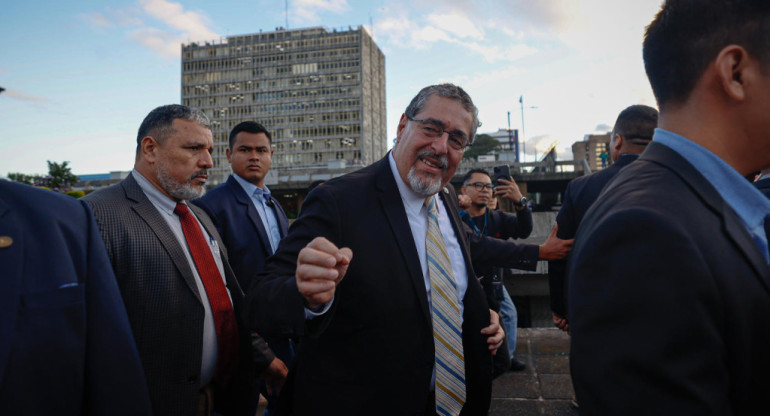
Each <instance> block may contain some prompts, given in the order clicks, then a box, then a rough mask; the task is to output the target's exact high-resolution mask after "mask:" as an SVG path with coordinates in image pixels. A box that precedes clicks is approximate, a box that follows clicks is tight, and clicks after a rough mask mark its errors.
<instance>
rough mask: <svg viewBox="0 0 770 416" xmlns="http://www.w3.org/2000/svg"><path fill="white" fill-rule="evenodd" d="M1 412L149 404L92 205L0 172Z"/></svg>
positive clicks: (100, 410)
mask: <svg viewBox="0 0 770 416" xmlns="http://www.w3.org/2000/svg"><path fill="white" fill-rule="evenodd" d="M0 264H2V265H3V272H2V278H1V279H0V414H2V415H71V416H78V415H125V416H130V415H142V416H147V415H151V414H152V410H151V408H150V395H149V393H148V392H147V382H146V381H145V380H144V373H143V372H142V363H141V362H140V361H139V354H138V353H137V351H136V345H135V344H134V337H133V335H132V334H131V327H130V326H129V323H128V317H127V316H126V308H125V307H124V306H123V302H122V301H121V299H120V292H119V291H118V285H117V283H116V282H115V275H114V274H113V272H112V267H111V266H110V260H109V258H107V253H106V252H105V250H104V244H102V239H101V237H100V235H99V229H98V228H97V226H96V222H95V221H94V217H93V214H91V210H90V209H88V206H86V205H85V204H84V203H83V202H81V201H78V200H75V199H73V198H71V197H69V196H67V195H62V194H59V193H56V192H53V191H47V190H42V189H36V188H33V187H31V186H27V185H22V184H17V183H12V182H7V181H0Z"/></svg>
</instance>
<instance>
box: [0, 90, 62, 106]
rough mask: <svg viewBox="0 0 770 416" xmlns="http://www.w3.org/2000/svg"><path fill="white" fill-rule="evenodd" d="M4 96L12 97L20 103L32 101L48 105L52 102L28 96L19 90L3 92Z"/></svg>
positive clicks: (43, 98)
mask: <svg viewBox="0 0 770 416" xmlns="http://www.w3.org/2000/svg"><path fill="white" fill-rule="evenodd" d="M2 96H7V97H11V98H14V99H17V100H20V101H30V102H34V103H47V102H50V101H51V100H50V99H48V98H45V97H38V96H35V95H31V94H27V93H24V92H22V91H18V90H5V91H3V93H2Z"/></svg>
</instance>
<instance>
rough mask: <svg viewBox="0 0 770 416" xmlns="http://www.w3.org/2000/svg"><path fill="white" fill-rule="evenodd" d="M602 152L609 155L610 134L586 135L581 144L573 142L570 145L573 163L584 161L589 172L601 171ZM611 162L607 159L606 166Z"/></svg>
mask: <svg viewBox="0 0 770 416" xmlns="http://www.w3.org/2000/svg"><path fill="white" fill-rule="evenodd" d="M602 152H607V155H609V153H610V133H604V134H586V135H585V137H584V138H583V141H582V142H575V143H574V144H573V145H572V158H573V160H574V161H576V162H577V161H580V160H585V161H586V162H588V167H589V168H591V172H595V171H597V170H601V169H602V159H601V157H600V155H601V154H602ZM610 164H612V161H611V160H610V159H609V157H608V158H607V166H609V165H610Z"/></svg>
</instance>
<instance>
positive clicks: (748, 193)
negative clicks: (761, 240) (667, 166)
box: [653, 128, 770, 234]
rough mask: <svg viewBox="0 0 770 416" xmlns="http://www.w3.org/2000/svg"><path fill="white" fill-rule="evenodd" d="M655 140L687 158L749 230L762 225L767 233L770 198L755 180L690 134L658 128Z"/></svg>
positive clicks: (760, 228) (759, 228)
mask: <svg viewBox="0 0 770 416" xmlns="http://www.w3.org/2000/svg"><path fill="white" fill-rule="evenodd" d="M653 140H654V141H656V142H658V143H660V144H663V145H665V146H667V147H670V148H671V149H672V150H674V151H675V152H677V153H679V154H680V155H681V156H682V157H684V158H685V159H687V161H688V162H690V163H691V164H692V165H693V167H695V169H696V170H697V171H698V172H699V173H700V174H701V175H703V176H704V177H705V178H706V180H708V181H709V182H710V183H711V184H712V185H713V186H714V188H716V190H717V192H718V193H719V195H720V196H721V197H722V199H724V200H725V201H726V202H727V204H728V205H730V207H731V208H732V209H733V210H734V211H735V212H736V214H738V217H739V218H740V219H741V220H742V221H743V222H744V225H745V226H746V227H747V228H748V229H749V230H752V231H753V230H755V229H758V230H761V231H760V232H762V233H763V234H764V228H763V224H764V218H765V216H766V215H768V213H770V199H768V198H767V197H765V196H764V195H763V194H762V193H761V192H760V191H759V190H758V189H757V188H756V187H755V186H754V185H752V184H751V182H749V181H747V180H746V178H744V177H743V176H742V175H741V174H740V173H738V171H736V170H735V169H733V167H732V166H730V165H728V164H727V163H726V162H725V161H724V160H722V159H720V158H719V157H718V156H717V155H715V154H714V153H712V152H711V151H709V150H708V149H706V148H705V147H703V146H701V145H699V144H697V143H695V142H693V141H692V140H689V139H687V138H686V137H683V136H680V135H678V134H676V133H672V132H670V131H667V130H663V129H660V128H658V129H655V135H654V136H653Z"/></svg>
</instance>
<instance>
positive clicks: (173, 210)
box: [84, 105, 275, 416]
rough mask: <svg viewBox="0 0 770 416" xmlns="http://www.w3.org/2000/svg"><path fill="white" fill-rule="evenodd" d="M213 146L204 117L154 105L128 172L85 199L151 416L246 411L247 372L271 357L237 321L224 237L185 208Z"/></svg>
mask: <svg viewBox="0 0 770 416" xmlns="http://www.w3.org/2000/svg"><path fill="white" fill-rule="evenodd" d="M212 148H213V140H212V135H211V130H210V128H209V120H208V117H206V115H205V114H203V113H202V112H201V111H200V110H194V109H190V108H188V107H185V106H181V105H167V106H162V107H158V108H156V109H154V110H153V111H151V112H150V113H149V114H148V115H147V117H146V118H145V119H144V121H143V122H142V125H141V126H140V127H139V132H138V135H137V148H136V161H135V164H134V170H133V171H132V172H131V175H129V176H128V177H127V178H126V179H124V180H123V181H122V182H120V183H119V184H116V185H113V186H110V187H108V188H105V189H102V190H99V191H96V192H94V193H92V194H90V195H88V196H86V197H85V198H84V200H85V201H86V202H88V204H89V205H90V206H91V208H92V209H93V211H94V215H95V216H96V219H97V222H98V224H99V228H100V229H101V232H102V238H103V240H104V243H105V245H106V246H107V253H108V255H109V257H110V261H111V263H112V267H113V270H114V271H115V275H116V277H117V279H118V285H119V287H120V291H121V295H122V297H123V302H124V303H125V305H126V309H127V311H128V318H129V321H130V322H131V328H132V329H133V332H134V337H135V338H136V344H137V347H138V349H139V356H140V358H141V359H142V364H143V366H144V372H145V376H146V378H147V385H148V387H149V389H150V397H151V400H152V407H153V413H154V414H156V415H181V416H191V415H205V414H212V413H213V412H214V410H215V409H216V411H217V412H218V413H221V414H226V415H232V414H242V412H243V411H246V410H248V406H250V404H251V399H252V397H253V396H252V388H251V381H252V380H253V371H258V370H261V369H263V368H266V367H267V365H268V364H269V363H270V362H271V361H272V360H273V359H274V358H275V357H274V356H273V355H272V353H271V352H270V350H269V349H267V347H266V346H265V345H264V341H262V343H261V344H260V347H261V348H260V349H258V350H257V351H256V352H255V353H254V354H252V350H251V342H252V340H251V339H250V337H249V331H247V330H246V329H245V328H243V327H242V326H241V321H240V319H239V318H240V313H239V308H240V304H241V301H242V298H243V292H242V291H241V288H240V286H239V285H238V281H237V280H236V278H235V275H234V273H233V271H232V269H231V268H230V265H229V264H228V261H227V251H226V249H225V247H224V244H222V239H221V238H220V236H219V233H217V230H216V228H215V227H214V224H212V222H211V219H210V218H209V216H208V215H206V213H205V212H204V211H203V210H202V209H200V208H198V207H197V206H195V205H193V204H190V203H189V202H188V201H189V200H191V199H194V198H197V197H200V196H201V195H202V194H203V193H204V192H205V189H204V185H205V184H206V180H207V172H208V169H209V168H211V166H212V163H213V162H212V160H211V154H210V152H211V150H212ZM253 367H256V370H255V369H254V368H253Z"/></svg>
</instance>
